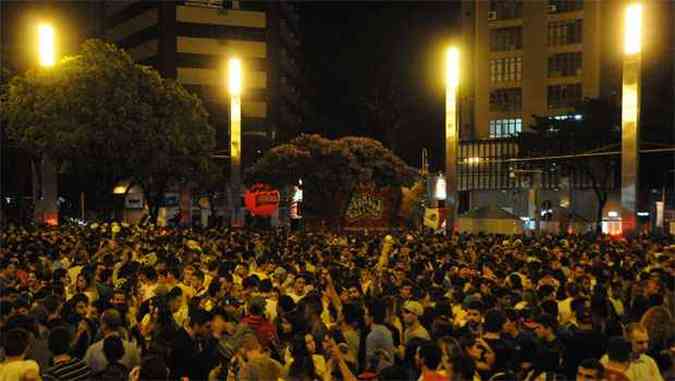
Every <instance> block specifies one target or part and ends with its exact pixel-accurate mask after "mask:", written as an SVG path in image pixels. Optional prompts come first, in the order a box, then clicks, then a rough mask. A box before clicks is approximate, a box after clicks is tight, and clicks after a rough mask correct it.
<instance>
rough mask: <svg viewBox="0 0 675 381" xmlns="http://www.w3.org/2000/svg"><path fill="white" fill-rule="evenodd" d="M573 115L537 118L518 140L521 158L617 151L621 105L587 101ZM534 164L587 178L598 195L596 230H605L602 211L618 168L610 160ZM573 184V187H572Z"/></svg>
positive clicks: (604, 157) (590, 158)
mask: <svg viewBox="0 0 675 381" xmlns="http://www.w3.org/2000/svg"><path fill="white" fill-rule="evenodd" d="M574 115H579V116H580V117H570V118H567V119H556V118H551V117H546V116H536V115H534V116H533V117H534V120H535V123H534V124H533V125H531V126H530V129H529V131H525V132H523V133H522V134H520V136H519V138H518V143H519V152H520V156H521V157H545V156H557V155H579V154H586V153H601V152H603V151H611V150H613V149H616V147H617V146H618V144H619V139H620V128H619V125H620V120H621V114H620V109H619V107H618V105H617V104H616V103H615V102H613V101H611V100H606V99H586V100H584V101H583V102H582V103H580V104H579V105H577V106H576V107H575V111H574ZM538 163H539V164H535V165H537V166H539V167H547V166H548V165H551V164H553V163H555V164H556V165H557V164H560V166H561V167H562V170H563V171H565V172H567V173H568V174H570V173H576V174H579V175H581V176H584V177H586V178H587V179H588V180H589V182H590V185H591V188H592V189H593V192H594V193H595V196H596V198H597V201H598V204H597V206H598V207H597V209H596V230H597V231H598V232H600V231H601V229H602V210H603V208H604V207H605V204H606V203H607V199H608V196H609V192H610V190H611V188H612V177H613V176H614V175H615V173H616V171H615V168H616V166H617V165H618V164H617V162H616V158H613V157H611V156H595V157H579V158H573V159H570V160H555V161H552V160H548V161H540V162H538ZM572 185H573V184H570V186H572Z"/></svg>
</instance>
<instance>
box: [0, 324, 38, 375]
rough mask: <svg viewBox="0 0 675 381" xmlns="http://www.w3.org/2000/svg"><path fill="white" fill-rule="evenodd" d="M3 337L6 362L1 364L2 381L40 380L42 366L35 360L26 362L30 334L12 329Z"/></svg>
mask: <svg viewBox="0 0 675 381" xmlns="http://www.w3.org/2000/svg"><path fill="white" fill-rule="evenodd" d="M3 336H4V337H3V339H2V346H3V348H4V350H5V360H4V361H3V362H2V363H0V381H16V380H29V379H30V380H39V379H40V366H39V365H38V363H37V362H35V361H33V360H26V354H27V353H28V348H29V339H30V338H29V334H28V332H26V331H25V330H22V329H12V330H9V331H7V332H5V333H4V334H3Z"/></svg>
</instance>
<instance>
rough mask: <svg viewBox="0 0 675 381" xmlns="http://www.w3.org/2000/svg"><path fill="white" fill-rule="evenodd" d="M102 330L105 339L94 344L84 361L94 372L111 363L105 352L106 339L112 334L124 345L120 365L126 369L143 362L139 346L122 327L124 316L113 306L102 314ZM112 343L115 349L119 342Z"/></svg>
mask: <svg viewBox="0 0 675 381" xmlns="http://www.w3.org/2000/svg"><path fill="white" fill-rule="evenodd" d="M100 331H101V336H102V337H103V339H102V340H99V341H97V342H95V343H94V344H92V345H91V346H90V347H89V349H88V350H87V353H86V355H85V356H84V362H85V363H87V365H88V366H89V367H90V368H91V369H92V371H93V372H94V373H96V372H101V371H103V370H104V369H106V368H107V367H108V365H109V363H108V359H107V357H106V354H105V339H106V338H108V337H112V336H114V337H118V338H119V339H120V343H121V345H122V347H123V350H122V354H121V357H120V358H119V359H118V360H117V361H118V362H119V365H122V366H124V367H125V368H126V369H132V368H133V367H135V366H137V365H139V364H140V363H141V355H140V352H139V349H138V346H137V345H136V343H135V342H132V341H129V340H127V338H126V337H125V333H124V329H123V327H122V317H121V316H120V313H119V312H118V311H117V310H116V309H112V308H111V309H108V310H106V311H104V312H103V314H102V315H101V329H100ZM110 345H112V346H113V347H111V348H113V350H114V347H115V346H116V345H117V342H114V343H113V344H110ZM115 353H117V352H115Z"/></svg>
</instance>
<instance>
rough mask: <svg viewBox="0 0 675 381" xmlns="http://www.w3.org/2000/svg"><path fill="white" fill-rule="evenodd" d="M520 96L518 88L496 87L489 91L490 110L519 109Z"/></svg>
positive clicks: (505, 110) (507, 110) (509, 110)
mask: <svg viewBox="0 0 675 381" xmlns="http://www.w3.org/2000/svg"><path fill="white" fill-rule="evenodd" d="M521 104H522V96H521V91H520V88H515V89H497V90H492V91H491V92H490V111H498V112H511V111H520V109H521Z"/></svg>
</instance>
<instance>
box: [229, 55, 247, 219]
mask: <svg viewBox="0 0 675 381" xmlns="http://www.w3.org/2000/svg"><path fill="white" fill-rule="evenodd" d="M241 88H242V73H241V61H240V60H239V59H238V58H230V60H229V62H228V75H227V89H228V92H229V93H230V189H231V195H232V209H231V211H230V226H233V227H234V226H241V225H243V219H242V218H241V216H240V215H239V214H240V209H241Z"/></svg>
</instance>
